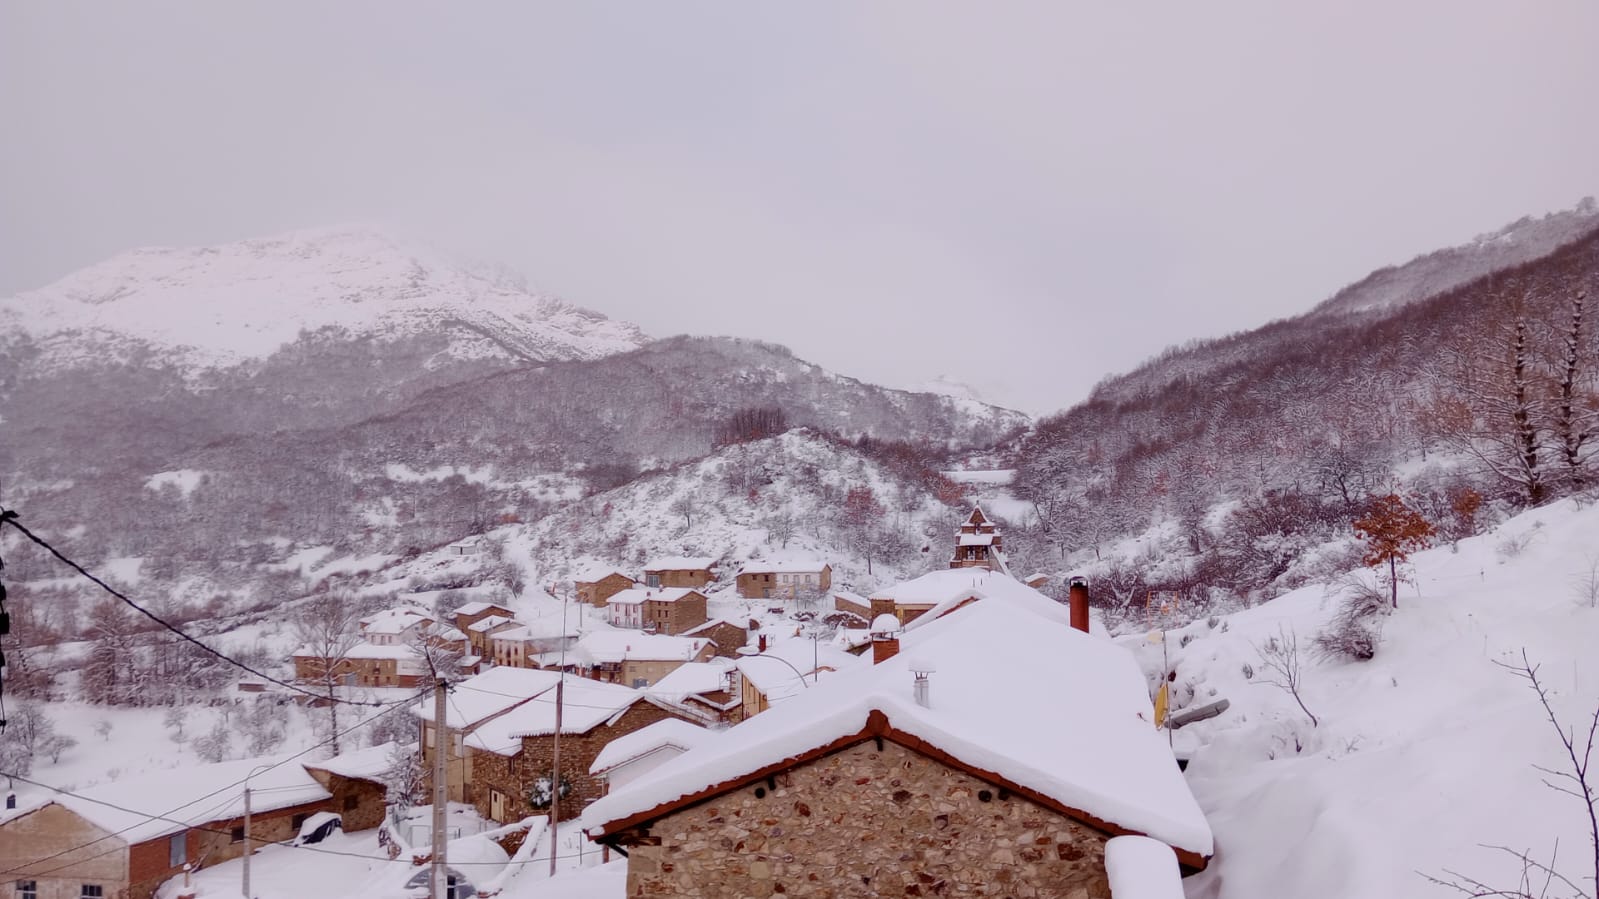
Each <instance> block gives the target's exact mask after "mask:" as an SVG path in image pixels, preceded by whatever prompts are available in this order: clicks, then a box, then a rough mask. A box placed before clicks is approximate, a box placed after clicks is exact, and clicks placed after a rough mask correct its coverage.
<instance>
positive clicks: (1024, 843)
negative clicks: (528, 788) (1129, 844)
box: [627, 740, 1110, 899]
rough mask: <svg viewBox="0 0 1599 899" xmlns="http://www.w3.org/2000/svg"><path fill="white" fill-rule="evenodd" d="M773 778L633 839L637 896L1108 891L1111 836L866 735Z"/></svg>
mask: <svg viewBox="0 0 1599 899" xmlns="http://www.w3.org/2000/svg"><path fill="white" fill-rule="evenodd" d="M775 783H776V789H771V788H769V787H768V786H767V784H766V783H765V782H764V781H762V782H759V783H756V784H751V785H749V786H746V787H743V788H741V789H739V790H737V791H734V792H732V793H728V794H724V795H722V796H719V797H716V798H714V799H709V800H706V801H705V802H702V803H699V804H697V805H695V806H691V807H689V808H686V809H683V810H681V811H678V812H675V813H673V814H671V815H668V816H666V817H665V818H662V819H661V820H658V821H656V822H655V823H654V824H652V825H651V826H650V829H649V833H650V835H651V837H654V838H657V839H659V840H660V845H637V846H633V847H631V848H629V850H628V851H629V853H630V856H629V860H628V870H627V895H628V896H629V897H630V899H642V897H670V896H696V897H703V899H735V897H739V899H741V897H746V896H756V897H769V896H774V895H782V896H794V897H809V896H815V897H822V896H827V897H846V896H862V897H864V896H938V897H952V896H1005V897H1018V899H1020V897H1028V899H1109V897H1110V886H1109V883H1108V881H1107V880H1106V877H1105V860H1104V851H1105V841H1106V840H1107V839H1108V836H1106V835H1105V834H1102V833H1100V832H1098V831H1095V830H1093V829H1091V828H1089V827H1086V826H1084V825H1082V824H1079V823H1078V822H1076V821H1073V820H1071V819H1069V818H1066V817H1064V816H1062V815H1059V814H1057V813H1055V812H1053V811H1050V810H1048V809H1045V808H1043V807H1041V806H1038V805H1035V804H1034V803H1032V802H1030V801H1028V800H1026V799H1023V798H1021V797H1018V796H1014V795H1011V794H1009V793H1007V792H1006V791H1004V790H1002V789H1000V788H998V787H995V786H993V785H991V784H988V783H985V782H983V781H981V780H978V779H977V778H974V777H972V776H970V775H968V774H966V773H965V772H962V771H958V770H956V769H954V768H950V767H948V766H946V765H943V764H941V763H939V762H935V761H933V760H931V759H928V758H926V757H925V756H922V755H920V754H917V753H915V752H912V751H910V750H908V749H905V748H903V747H900V746H898V745H896V744H893V743H885V744H884V749H883V750H882V751H879V750H878V749H877V746H876V744H875V743H874V742H873V741H870V740H868V741H867V742H865V743H862V744H859V745H856V746H853V747H850V748H848V749H844V750H840V751H839V752H836V753H834V754H832V755H829V756H826V757H824V758H822V759H818V760H816V761H814V762H810V763H807V764H805V765H802V766H800V767H798V768H795V769H792V770H790V771H789V772H787V773H785V774H782V775H778V776H777V777H776V778H775ZM757 792H759V793H760V794H761V795H757ZM985 798H986V801H985Z"/></svg>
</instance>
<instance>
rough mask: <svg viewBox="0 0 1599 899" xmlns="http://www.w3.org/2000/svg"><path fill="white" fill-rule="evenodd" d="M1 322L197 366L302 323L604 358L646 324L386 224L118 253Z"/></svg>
mask: <svg viewBox="0 0 1599 899" xmlns="http://www.w3.org/2000/svg"><path fill="white" fill-rule="evenodd" d="M0 322H5V323H7V324H8V325H11V326H15V327H17V328H19V329H21V330H24V331H26V332H27V333H29V334H30V335H32V336H33V337H34V338H35V339H36V340H39V341H40V342H41V343H42V344H44V345H45V347H46V349H47V351H51V353H52V355H54V356H57V357H67V358H68V359H70V358H71V357H72V356H73V355H74V354H77V355H93V354H95V353H97V352H104V351H105V350H106V349H107V348H116V347H119V346H137V345H144V346H148V347H150V348H152V349H154V350H156V351H157V352H160V353H162V354H167V355H170V356H172V357H173V360H174V361H176V362H178V363H180V364H182V365H184V366H186V367H197V368H209V367H223V366H231V365H236V364H240V363H244V362H248V361H252V360H257V359H262V358H265V357H266V356H269V355H271V354H272V353H274V352H276V351H277V350H278V349H280V348H281V347H283V346H285V345H286V344H289V343H292V342H293V341H294V340H296V339H297V338H298V336H299V335H300V334H301V333H302V332H308V331H317V330H321V329H324V328H338V329H342V330H343V331H344V332H346V333H348V334H349V335H351V336H352V337H368V336H369V337H376V338H379V339H383V338H397V337H405V336H410V335H414V334H417V333H422V332H428V331H432V332H444V333H447V334H448V335H449V336H450V338H451V345H452V352H457V353H458V354H460V355H462V356H464V357H484V356H504V357H506V358H513V359H514V358H523V359H530V360H537V361H547V360H567V359H595V358H599V357H601V356H606V355H610V354H612V353H618V352H625V351H627V350H631V349H636V348H638V347H639V346H642V345H643V344H644V343H646V342H647V338H646V337H645V335H644V334H643V332H642V331H640V330H639V328H638V327H637V326H636V325H633V324H630V323H627V322H619V321H613V320H611V319H609V318H607V317H606V316H604V315H602V314H600V313H598V312H594V311H591V310H588V309H584V308H582V307H579V306H576V305H573V304H571V303H568V302H566V301H564V300H561V299H559V298H557V297H554V296H549V295H546V294H541V293H537V292H535V291H533V290H531V289H529V288H528V287H527V285H526V282H525V280H524V279H522V278H521V277H520V276H518V275H516V274H514V273H511V272H509V271H508V270H506V269H504V268H501V267H496V266H491V265H484V264H479V263H467V262H462V261H460V260H458V259H454V258H451V257H449V256H447V255H446V254H444V253H441V252H439V251H436V250H433V249H431V248H429V247H426V246H424V245H421V244H418V243H416V242H412V241H409V240H406V239H404V238H402V237H399V236H397V235H395V234H393V233H391V232H388V231H387V230H385V229H383V228H382V227H381V226H371V225H360V224H355V225H335V226H328V227H321V228H311V229H305V230H299V231H291V232H288V233H285V234H279V235H274V236H271V237H264V238H254V239H249V240H241V241H236V242H233V243H227V244H221V245H218V246H211V247H158V248H146V249H139V250H133V251H130V252H127V253H122V254H119V255H117V256H115V257H112V258H111V259H108V260H106V261H104V262H101V263H98V264H96V265H92V266H89V267H88V268H85V269H82V270H81V271H78V272H75V273H73V274H71V275H68V276H66V277H65V278H62V279H61V280H59V281H57V282H56V283H54V284H51V285H49V286H48V287H44V288H41V289H39V290H34V291H29V292H26V293H23V294H19V295H18V296H16V297H13V298H11V299H9V300H0Z"/></svg>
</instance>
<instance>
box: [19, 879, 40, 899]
mask: <svg viewBox="0 0 1599 899" xmlns="http://www.w3.org/2000/svg"><path fill="white" fill-rule="evenodd" d="M17 899H39V881H37V880H19V881H17Z"/></svg>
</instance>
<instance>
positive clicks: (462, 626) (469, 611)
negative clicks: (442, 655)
mask: <svg viewBox="0 0 1599 899" xmlns="http://www.w3.org/2000/svg"><path fill="white" fill-rule="evenodd" d="M450 615H451V617H452V618H454V619H455V627H456V629H457V630H461V631H466V632H468V633H470V632H471V628H472V625H474V624H477V623H478V622H479V621H482V620H483V619H485V618H489V617H495V616H497V617H500V618H515V617H516V613H515V612H513V611H511V610H510V609H507V608H506V607H505V606H502V605H497V604H495V603H492V602H483V601H481V600H478V601H475V602H469V603H467V604H466V605H463V606H461V607H460V608H458V609H456V610H455V611H453V612H451V613H450Z"/></svg>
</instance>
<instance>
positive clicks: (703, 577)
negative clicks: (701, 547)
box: [644, 556, 716, 590]
mask: <svg viewBox="0 0 1599 899" xmlns="http://www.w3.org/2000/svg"><path fill="white" fill-rule="evenodd" d="M713 580H716V560H715V559H713V558H711V557H710V556H670V557H666V558H660V559H651V560H650V562H649V563H648V564H647V565H645V566H644V585H645V586H646V587H688V588H690V589H693V590H699V589H701V588H703V587H705V586H707V585H708V584H710V582H711V581H713Z"/></svg>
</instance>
